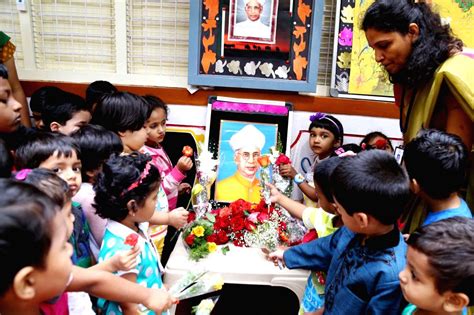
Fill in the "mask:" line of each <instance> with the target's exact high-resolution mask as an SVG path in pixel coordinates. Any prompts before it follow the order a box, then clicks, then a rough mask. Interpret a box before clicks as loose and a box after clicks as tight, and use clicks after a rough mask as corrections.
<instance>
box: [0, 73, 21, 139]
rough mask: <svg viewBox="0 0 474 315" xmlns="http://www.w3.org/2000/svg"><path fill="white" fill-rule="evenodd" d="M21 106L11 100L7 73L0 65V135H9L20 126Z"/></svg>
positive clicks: (14, 100) (11, 94) (11, 95)
mask: <svg viewBox="0 0 474 315" xmlns="http://www.w3.org/2000/svg"><path fill="white" fill-rule="evenodd" d="M20 111H21V104H20V103H19V102H18V101H17V100H16V99H14V98H13V93H12V89H11V87H10V83H8V72H7V69H6V68H5V66H4V65H3V64H0V133H11V132H14V131H16V130H17V129H18V127H19V126H20V124H21V115H20Z"/></svg>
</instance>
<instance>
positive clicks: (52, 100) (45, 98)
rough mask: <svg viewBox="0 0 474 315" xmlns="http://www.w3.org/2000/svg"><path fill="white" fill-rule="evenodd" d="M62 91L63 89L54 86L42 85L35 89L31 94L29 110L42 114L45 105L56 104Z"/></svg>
mask: <svg viewBox="0 0 474 315" xmlns="http://www.w3.org/2000/svg"><path fill="white" fill-rule="evenodd" d="M64 93H65V92H64V91H63V90H61V89H60V88H57V87H55V86H43V87H41V88H39V89H37V90H36V91H34V92H33V94H31V98H30V108H31V111H32V112H37V113H41V114H42V113H43V108H44V107H45V106H47V105H49V106H56V105H57V104H58V103H59V100H60V99H61V97H62V96H63V94H64Z"/></svg>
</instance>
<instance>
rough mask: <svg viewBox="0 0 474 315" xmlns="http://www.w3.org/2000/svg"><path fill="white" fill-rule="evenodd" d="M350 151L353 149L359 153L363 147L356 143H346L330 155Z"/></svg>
mask: <svg viewBox="0 0 474 315" xmlns="http://www.w3.org/2000/svg"><path fill="white" fill-rule="evenodd" d="M348 151H352V152H354V153H355V154H357V153H359V152H361V151H362V148H361V147H360V146H359V145H357V144H355V143H346V144H343V145H341V146H340V147H339V148H337V149H336V150H335V151H334V152H333V153H331V155H330V157H334V156H339V155H341V154H343V153H345V152H348Z"/></svg>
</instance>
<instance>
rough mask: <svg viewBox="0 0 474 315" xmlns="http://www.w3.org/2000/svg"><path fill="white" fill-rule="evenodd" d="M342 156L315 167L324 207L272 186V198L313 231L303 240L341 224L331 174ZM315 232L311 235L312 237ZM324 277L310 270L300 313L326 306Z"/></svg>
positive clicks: (328, 232)
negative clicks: (294, 198)
mask: <svg viewBox="0 0 474 315" xmlns="http://www.w3.org/2000/svg"><path fill="white" fill-rule="evenodd" d="M341 160H342V159H341V158H339V157H332V158H329V159H326V160H324V161H321V162H320V163H319V164H318V165H317V166H316V169H315V170H314V184H315V186H314V189H315V190H316V193H317V195H318V197H319V202H318V203H319V206H320V207H321V208H312V207H306V206H304V205H303V204H301V203H299V202H297V201H294V200H292V199H290V198H288V197H286V196H285V195H283V194H281V193H280V192H279V191H278V189H276V188H275V187H274V186H272V189H271V201H272V202H276V203H278V204H280V205H281V206H282V207H283V208H285V209H287V210H288V212H290V214H291V215H292V216H294V217H296V218H298V219H300V220H303V222H304V225H305V226H306V228H308V229H309V230H310V231H313V232H314V233H310V234H307V235H306V236H305V239H303V242H308V241H310V240H312V239H314V238H316V237H324V236H327V235H330V234H332V233H334V232H335V231H336V230H337V229H338V228H339V227H340V226H341V225H342V222H341V221H340V217H339V216H337V215H336V213H337V212H336V207H335V205H334V199H333V198H332V193H331V187H330V183H329V178H330V176H331V174H332V172H333V171H334V169H335V168H336V167H337V166H338V165H339V163H340V161H341ZM311 236H312V237H311ZM324 278H325V276H324V275H323V274H321V272H314V271H313V272H311V275H310V276H309V278H308V282H307V284H306V289H305V293H304V296H303V298H302V301H301V305H300V311H299V314H315V312H317V311H320V313H321V314H322V310H321V309H322V308H323V307H324Z"/></svg>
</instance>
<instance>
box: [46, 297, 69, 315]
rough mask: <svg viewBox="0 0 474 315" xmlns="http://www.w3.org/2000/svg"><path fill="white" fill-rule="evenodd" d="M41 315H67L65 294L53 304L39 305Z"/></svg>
mask: <svg viewBox="0 0 474 315" xmlns="http://www.w3.org/2000/svg"><path fill="white" fill-rule="evenodd" d="M40 310H41V314H44V315H69V308H68V305H67V292H63V294H61V295H60V296H59V299H58V300H57V301H55V303H51V304H49V303H46V302H44V303H41V304H40Z"/></svg>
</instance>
